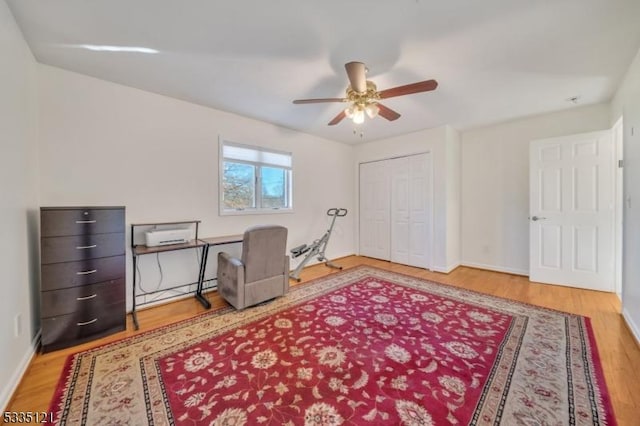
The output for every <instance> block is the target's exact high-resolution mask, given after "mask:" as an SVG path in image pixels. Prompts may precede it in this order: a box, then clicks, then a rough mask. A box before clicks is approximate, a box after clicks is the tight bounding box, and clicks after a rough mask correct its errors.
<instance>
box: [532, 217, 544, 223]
mask: <svg viewBox="0 0 640 426" xmlns="http://www.w3.org/2000/svg"><path fill="white" fill-rule="evenodd" d="M545 219H546V217H540V216H532V217H531V220H533V221H534V222H536V221H538V220H545Z"/></svg>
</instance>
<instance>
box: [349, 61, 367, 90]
mask: <svg viewBox="0 0 640 426" xmlns="http://www.w3.org/2000/svg"><path fill="white" fill-rule="evenodd" d="M344 68H345V69H346V70H347V76H348V77H349V83H351V88H352V89H353V90H355V91H356V92H358V93H364V92H366V91H367V76H366V75H365V74H366V67H365V66H364V64H363V63H362V62H349V63H346V64H344Z"/></svg>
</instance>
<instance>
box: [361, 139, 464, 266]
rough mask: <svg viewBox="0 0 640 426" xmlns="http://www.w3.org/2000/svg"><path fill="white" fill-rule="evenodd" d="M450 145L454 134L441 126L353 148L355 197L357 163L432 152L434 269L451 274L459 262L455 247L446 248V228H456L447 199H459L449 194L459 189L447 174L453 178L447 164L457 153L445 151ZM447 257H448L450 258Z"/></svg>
mask: <svg viewBox="0 0 640 426" xmlns="http://www.w3.org/2000/svg"><path fill="white" fill-rule="evenodd" d="M449 141H451V143H453V144H454V145H455V143H456V131H455V130H454V129H451V128H450V127H449V126H442V127H438V128H434V129H427V130H422V131H419V132H414V133H410V134H407V135H401V136H397V137H393V138H389V139H382V140H377V141H373V142H368V143H364V144H361V145H357V146H356V147H355V170H356V174H355V188H356V191H355V192H356V196H357V193H358V189H357V188H358V187H359V181H358V174H357V170H358V165H359V164H360V163H366V162H369V161H376V160H382V159H385V158H394V157H401V156H405V155H411V154H419V153H422V152H431V158H432V164H433V203H434V212H433V221H434V232H433V235H434V238H433V239H434V242H433V269H434V270H436V271H441V272H448V271H450V270H451V265H454V267H455V266H457V263H456V260H457V259H458V258H459V255H457V254H456V253H455V244H451V245H450V246H449V244H448V238H449V234H448V227H449V226H453V227H454V228H455V227H457V226H458V225H457V223H458V222H457V220H456V218H455V211H454V216H452V217H451V218H450V217H449V216H448V215H447V205H448V202H449V199H450V198H451V199H455V198H456V197H458V195H456V194H453V193H448V191H449V190H452V189H455V188H456V187H457V186H458V185H456V183H455V182H452V183H449V180H450V179H451V176H450V174H455V171H454V170H452V169H451V167H450V166H451V165H453V164H455V160H451V161H449V160H448V158H449V157H450V156H451V155H453V154H455V152H456V148H455V146H454V147H451V148H449V147H448V143H449ZM356 205H357V201H356ZM451 223H452V224H451ZM356 237H357V233H356ZM454 238H457V236H455V235H454ZM449 256H451V257H450V258H449Z"/></svg>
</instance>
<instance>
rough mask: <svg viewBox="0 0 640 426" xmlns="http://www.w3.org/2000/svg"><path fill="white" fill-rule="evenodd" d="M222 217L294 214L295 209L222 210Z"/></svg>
mask: <svg viewBox="0 0 640 426" xmlns="http://www.w3.org/2000/svg"><path fill="white" fill-rule="evenodd" d="M219 213H220V214H219V215H220V216H245V215H255V214H259V215H267V214H285V213H293V209H246V210H220V212H219Z"/></svg>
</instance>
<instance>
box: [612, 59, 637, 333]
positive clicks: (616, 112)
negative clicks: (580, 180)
mask: <svg viewBox="0 0 640 426" xmlns="http://www.w3.org/2000/svg"><path fill="white" fill-rule="evenodd" d="M621 116H622V117H623V125H624V130H623V132H624V136H623V138H624V148H623V151H624V170H623V172H624V199H625V201H626V202H625V210H624V222H623V223H624V225H623V239H624V242H623V245H624V247H623V260H622V262H623V266H622V309H623V315H624V317H625V319H626V320H627V323H628V324H629V326H630V328H631V329H632V330H633V331H634V334H635V336H636V339H637V340H638V341H639V342H640V262H639V261H638V253H640V213H639V212H640V204H639V203H640V51H639V52H638V54H637V55H636V57H635V59H634V61H633V63H632V64H631V67H630V68H629V70H628V71H627V75H626V77H625V79H624V81H623V83H622V84H621V85H620V88H619V89H618V92H617V93H616V95H615V97H614V99H613V101H612V103H611V125H613V124H614V123H615V122H616V121H617V120H618V118H620V117H621Z"/></svg>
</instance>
